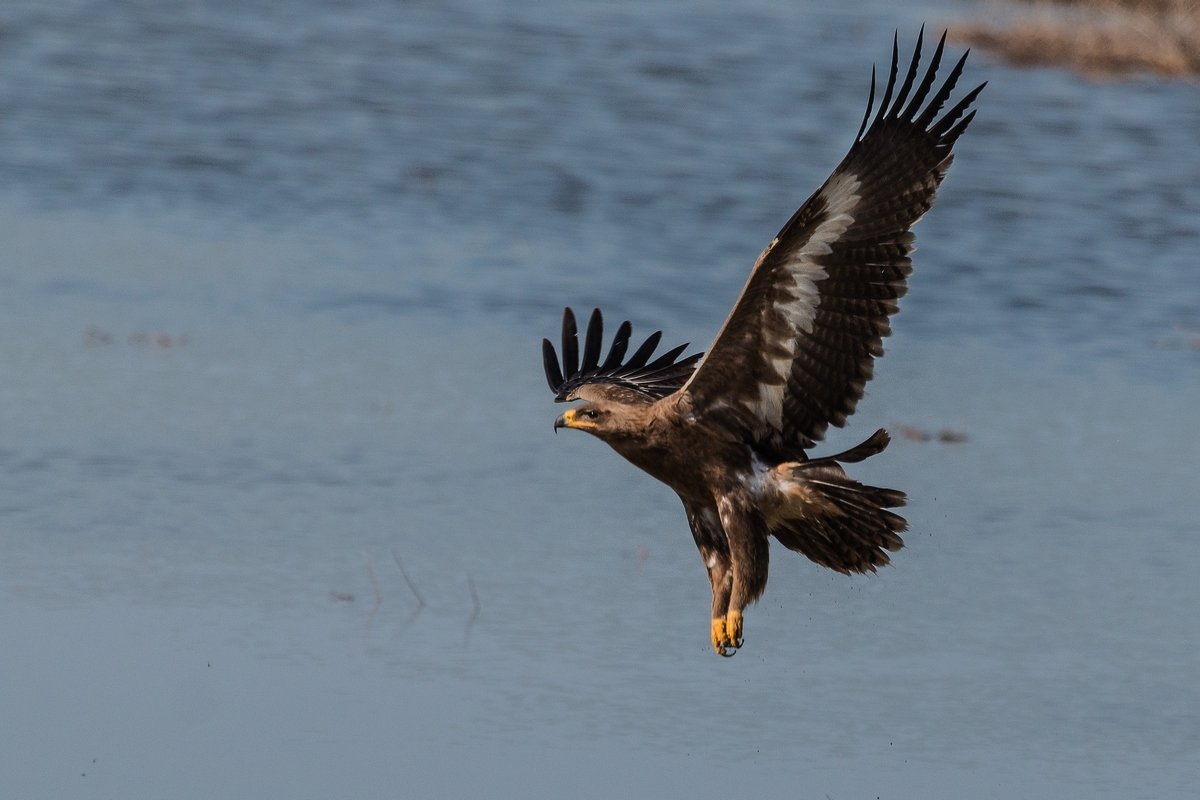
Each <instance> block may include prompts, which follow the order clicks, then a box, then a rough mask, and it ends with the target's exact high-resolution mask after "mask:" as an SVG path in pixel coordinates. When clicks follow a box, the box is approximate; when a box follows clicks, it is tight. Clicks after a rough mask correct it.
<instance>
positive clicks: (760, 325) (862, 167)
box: [684, 34, 986, 452]
mask: <svg viewBox="0 0 1200 800" xmlns="http://www.w3.org/2000/svg"><path fill="white" fill-rule="evenodd" d="M922 41H923V38H922V37H918V38H917V42H916V45H915V47H914V49H913V57H912V60H911V62H910V63H909V65H908V68H907V70H906V71H905V72H904V75H903V79H902V80H901V81H900V84H899V86H898V87H897V85H896V83H897V78H898V76H899V75H900V65H899V44H898V40H897V38H896V37H893V39H892V63H891V68H890V69H889V71H888V81H887V84H886V86H885V87H884V91H883V95H882V97H881V98H880V103H879V107H878V109H877V110H876V112H875V116H874V119H871V112H872V108H873V106H874V101H875V73H874V71H872V79H871V89H870V92H869V94H868V102H867V113H866V114H865V115H864V117H863V119H864V123H865V122H866V120H868V119H871V121H870V123H869V124H866V125H865V130H863V127H860V129H859V134H858V135H857V136H856V137H855V139H854V142H853V144H852V146H851V148H850V152H849V153H847V155H846V157H845V158H844V159H843V160H842V163H841V164H839V165H838V167H837V169H835V170H834V172H833V174H832V175H831V176H830V178H829V180H827V181H826V182H825V184H824V185H823V186H822V187H821V188H820V189H819V190H818V191H817V192H816V193H814V194H813V196H812V197H810V198H809V199H808V201H807V202H806V203H804V204H803V205H802V206H801V207H800V208H799V209H798V210H797V211H796V213H795V214H793V215H792V217H791V219H789V220H788V222H787V224H786V225H784V227H783V229H782V230H781V231H780V232H779V234H778V236H776V238H775V240H774V241H773V242H772V243H771V244H770V245H769V246H768V247H767V249H766V250H764V251H763V254H762V255H761V256H759V260H758V262H757V263H756V264H755V266H754V270H753V271H752V273H751V276H750V279H749V280H748V282H747V284H746V288H745V289H744V290H743V292H742V296H741V297H739V298H738V301H737V303H736V304H735V305H734V308H733V311H732V312H730V315H729V317H728V318H727V319H726V320H725V324H724V326H722V328H721V331H720V333H718V334H717V338H716V340H715V341H714V342H713V346H712V347H711V348H710V349H709V351H708V355H707V356H706V357H705V358H704V360H702V361H701V362H700V364H699V365H698V366H697V368H696V371H695V373H694V374H693V376H692V378H691V380H690V381H689V382H688V383H687V385H686V386H685V387H684V391H686V392H688V393H689V394H690V395H691V398H692V400H693V402H694V405H693V408H694V410H695V412H696V413H701V414H702V413H703V412H704V410H705V409H709V408H718V407H719V408H725V409H734V412H733V413H732V415H731V414H729V413H726V414H724V418H727V419H728V418H730V417H731V416H732V417H733V418H736V419H740V421H741V424H742V426H743V433H744V434H745V435H748V436H749V438H750V440H751V441H753V442H755V443H757V444H758V445H760V446H764V447H767V448H769V449H771V450H774V451H779V452H794V451H795V450H798V449H806V448H808V447H811V446H812V445H813V444H814V443H815V442H816V441H818V440H820V439H821V438H822V437H823V436H824V434H825V430H826V428H827V427H828V426H829V425H834V426H838V427H840V426H842V425H844V424H845V421H846V419H847V417H849V416H850V415H851V414H853V413H854V409H855V407H856V406H857V404H858V401H859V399H861V397H862V395H863V391H864V387H865V385H866V383H867V381H869V380H870V378H871V376H872V374H873V361H874V359H875V358H877V357H878V356H879V355H881V354H882V353H883V344H882V340H883V338H884V337H886V336H887V335H888V334H890V333H891V325H890V323H889V317H891V315H893V314H895V313H896V311H897V310H898V308H899V304H898V302H897V301H898V300H899V298H901V297H903V296H904V294H905V293H906V292H907V283H906V281H907V278H908V275H909V274H910V273H911V272H912V263H911V261H910V260H909V253H910V252H911V251H912V249H913V237H912V233H911V230H910V229H911V227H912V226H913V224H914V223H915V222H916V221H917V220H919V219H920V218H921V216H922V215H923V214H924V213H925V212H926V211H928V210H929V208H930V206H932V205H933V199H934V195H935V193H936V192H937V188H938V185H939V184H940V183H941V180H942V178H943V176H944V175H945V172H946V169H947V168H948V167H949V164H950V161H951V159H952V154H951V148H952V146H953V144H954V142H955V140H956V139H957V138H958V136H959V135H960V134H961V133H962V132H963V130H965V129H966V126H967V125H968V124H969V123H970V121H971V119H972V118H973V115H974V113H975V112H974V111H970V113H967V112H968V109H969V107H970V105H971V103H972V102H973V101H974V99H975V98H976V97H977V96H978V95H979V92H980V91H981V90H982V89H983V85H981V86H979V87H977V88H975V89H973V90H971V91H970V92H968V93H967V95H966V96H965V97H963V98H962V100H960V101H958V102H957V103H955V104H954V105H953V106H952V107H951V108H950V110H949V111H947V112H946V113H945V114H943V115H942V116H940V117H939V114H940V113H941V109H942V107H943V106H944V105H945V104H946V102H947V101H948V100H949V99H950V96H951V94H952V92H953V90H954V87H955V86H956V84H957V82H958V79H959V77H960V76H961V75H962V70H963V65H964V63H965V56H964V57H963V58H960V59H959V60H958V61H957V63H955V64H954V66H953V67H952V68H951V70H950V71H949V74H948V75H947V77H946V79H945V80H944V81H943V82H942V84H941V85H940V86H938V87H937V88H936V89H935V84H936V83H937V73H938V70H939V68H940V66H941V61H942V56H943V53H944V49H945V34H943V35H942V37H941V38H940V39H939V41H938V44H937V47H936V48H935V49H934V50H933V52H932V54H931V55H930V58H929V60H928V63H927V64H926V65H925V69H924V70H923V71H922V70H921V58H922V56H921V54H922ZM985 85H986V84H985ZM964 114H965V116H964Z"/></svg>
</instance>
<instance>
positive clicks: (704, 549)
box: [700, 546, 733, 656]
mask: <svg viewBox="0 0 1200 800" xmlns="http://www.w3.org/2000/svg"><path fill="white" fill-rule="evenodd" d="M700 557H701V558H703V559H704V566H705V568H706V569H707V570H708V580H709V582H710V583H711V584H712V646H713V650H716V651H717V655H721V656H731V655H733V653H732V652H730V651H728V650H726V648H727V647H730V646H732V645H733V641H732V640H731V639H730V637H729V634H728V633H727V632H726V629H725V615H726V612H727V611H728V610H729V596H730V594H731V593H732V592H733V572H732V571H731V570H730V568H729V555H728V554H727V553H723V552H721V551H719V550H718V549H716V548H714V547H708V546H701V548H700Z"/></svg>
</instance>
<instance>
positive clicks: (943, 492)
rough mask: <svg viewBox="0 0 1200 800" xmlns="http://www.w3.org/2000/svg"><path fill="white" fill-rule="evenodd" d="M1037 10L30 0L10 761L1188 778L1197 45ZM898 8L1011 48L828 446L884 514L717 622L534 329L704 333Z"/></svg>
mask: <svg viewBox="0 0 1200 800" xmlns="http://www.w3.org/2000/svg"><path fill="white" fill-rule="evenodd" d="M1016 8H1017V9H1018V10H1019V7H1016ZM1011 10H1012V9H1010V7H1008V6H1004V5H1003V4H999V3H986V4H975V3H954V2H950V1H949V0H943V1H941V2H928V3H912V4H902V5H896V4H892V3H886V2H882V0H863V2H858V3H846V4H841V5H839V6H837V7H835V8H831V7H829V5H828V4H818V3H807V2H795V3H783V2H765V1H762V0H749V1H748V2H743V3H738V4H730V3H724V2H708V1H707V0H699V1H698V2H676V1H675V0H668V2H661V3H653V4H651V3H632V2H583V1H582V0H567V1H566V2H562V3H558V4H556V5H553V6H549V5H547V4H545V3H534V2H524V1H522V0H519V1H518V2H510V3H488V2H479V0H445V1H444V2H392V3H366V2H355V1H354V0H346V1H345V2H337V3H322V2H311V1H310V0H291V1H290V2H283V3H281V2H269V3H268V2H238V3H233V2H219V1H218V0H194V1H193V2H170V1H168V0H157V1H156V2H113V3H97V2H90V1H89V2H84V1H83V0H77V1H72V0H62V1H61V2H54V3H46V2H19V1H16V0H10V2H6V3H4V5H3V7H0V75H2V76H3V77H2V78H0V242H2V245H0V424H2V429H3V432H4V435H3V439H2V440H0V477H2V480H0V510H2V514H0V641H3V646H2V647H0V674H2V675H3V676H4V680H3V682H2V683H0V711H2V712H3V717H4V719H5V724H4V725H3V726H0V785H2V786H3V787H5V788H4V793H5V794H6V795H8V796H13V797H24V798H38V797H47V798H51V797H54V798H57V797H78V798H88V797H118V796H147V797H149V796H158V797H172V798H189V797H195V798H201V797H204V798H208V797H226V798H242V797H245V798H262V797H313V798H317V797H332V796H340V797H437V796H462V795H465V794H467V793H468V792H471V793H479V794H486V795H489V796H492V795H499V796H508V795H514V796H523V797H562V796H575V797H604V798H607V797H611V796H613V795H614V794H617V793H622V792H623V793H626V794H631V795H632V796H657V797H685V796H686V797H689V798H695V797H715V796H725V795H728V794H729V793H731V792H732V793H734V794H749V793H751V792H756V793H761V794H766V795H768V796H784V795H786V796H796V797H813V798H826V797H829V798H842V797H928V798H939V797H945V798H961V797H973V798H992V797H995V798H1007V797H1014V796H1035V797H1053V796H1064V797H1091V798H1109V797H1111V798H1118V797H1120V798H1125V797H1130V796H1142V797H1190V796H1191V792H1192V791H1194V788H1195V785H1196V777H1197V773H1196V768H1195V764H1196V763H1197V761H1198V760H1200V759H1198V757H1200V693H1198V691H1197V689H1196V677H1197V674H1200V622H1198V621H1197V620H1198V617H1197V615H1196V609H1197V608H1198V607H1200V588H1198V586H1200V584H1198V583H1197V582H1196V581H1195V579H1194V576H1193V575H1192V570H1191V569H1190V566H1191V565H1192V564H1194V563H1195V561H1196V559H1197V557H1200V522H1198V521H1197V517H1196V513H1195V509H1194V506H1195V502H1194V499H1193V498H1194V497H1195V483H1196V476H1197V465H1198V463H1200V434H1198V431H1200V424H1198V414H1197V410H1196V409H1197V408H1198V407H1200V272H1198V271H1197V266H1198V265H1197V253H1198V252H1200V213H1198V212H1200V138H1198V137H1197V131H1198V130H1200V91H1198V89H1197V84H1196V82H1195V78H1194V77H1189V76H1188V74H1187V71H1186V70H1183V71H1180V72H1179V73H1176V74H1172V75H1171V76H1169V77H1163V76H1162V75H1157V74H1154V72H1153V71H1145V72H1143V71H1138V69H1139V68H1138V67H1137V66H1136V65H1135V67H1134V68H1133V71H1132V72H1125V71H1124V70H1117V71H1119V72H1120V73H1121V74H1120V75H1119V76H1115V77H1114V76H1113V75H1112V74H1108V73H1107V71H1105V72H1106V74H1105V75H1104V77H1102V78H1101V77H1097V71H1096V70H1085V71H1084V72H1083V73H1080V72H1077V71H1075V70H1074V69H1073V68H1072V67H1071V65H1050V66H1047V67H1045V68H1039V69H1030V68H1023V67H1017V66H1011V65H1010V62H1011V61H1012V60H1017V61H1028V59H1022V58H1020V57H1019V56H1014V55H1013V53H1012V52H1005V51H1004V49H1003V48H1002V47H997V49H994V50H993V49H989V48H990V46H991V45H993V44H994V41H993V40H987V37H986V36H985V35H984V33H986V34H987V35H988V36H992V37H994V38H995V40H1003V38H1004V31H1007V30H1011V28H1007V27H1005V25H1007V24H1009V23H1007V22H1006V21H1005V20H1008V19H1009V17H1008V14H1009V13H1010V12H1011ZM1072 13H1074V12H1072ZM1148 13H1151V14H1153V13H1157V12H1156V11H1155V10H1154V9H1151V10H1150V11H1149V12H1148ZM1163 13H1166V12H1163ZM1172 13H1174V12H1172ZM997 20H999V21H997ZM922 24H926V26H927V28H928V29H929V30H930V31H931V32H932V31H940V30H941V29H942V28H943V27H944V26H947V25H949V26H951V29H952V41H957V39H956V38H955V37H954V34H953V30H954V29H955V26H956V25H957V26H961V28H962V29H963V31H964V38H967V39H971V40H972V41H977V42H983V43H984V44H985V45H988V46H989V48H985V49H979V50H976V52H974V53H973V54H972V56H971V58H970V59H969V60H968V63H967V68H966V74H965V77H964V79H963V80H962V81H961V82H960V90H959V92H960V94H961V92H964V91H966V90H967V89H968V88H970V87H971V86H974V85H975V84H976V83H978V82H981V81H983V80H987V81H989V85H988V87H987V89H986V90H985V92H984V93H983V94H982V96H981V97H980V99H979V101H978V104H977V106H978V109H979V113H978V117H977V118H976V120H975V122H974V123H973V124H972V126H971V128H970V130H969V131H968V132H967V133H966V134H965V135H964V136H963V138H962V139H961V140H960V141H959V144H958V145H957V147H956V153H957V156H956V162H955V164H954V166H953V168H952V169H951V171H950V174H949V177H948V179H947V181H946V183H945V185H944V187H943V190H942V192H941V194H940V196H939V201H938V204H937V205H936V206H935V208H934V209H933V211H932V212H930V214H929V215H928V216H927V217H926V218H925V219H924V220H923V221H922V222H921V223H920V225H919V226H918V227H917V229H916V233H917V237H918V244H919V248H920V249H919V252H918V253H917V255H916V258H915V264H916V268H915V274H914V276H913V278H912V280H911V283H910V287H911V289H910V294H909V296H908V297H906V298H905V301H904V303H903V307H902V313H901V314H900V315H899V317H898V318H897V319H896V320H895V322H894V326H893V327H894V330H895V334H894V336H893V337H892V338H891V339H890V340H888V342H887V343H886V344H887V348H888V355H887V357H886V358H885V359H883V360H882V361H881V362H879V364H878V365H877V369H876V375H877V377H876V379H875V380H874V382H872V383H871V384H870V386H869V387H868V395H867V397H866V399H865V400H864V402H863V403H862V404H860V406H859V413H858V414H857V415H856V416H855V417H854V418H853V420H852V422H851V424H850V426H849V427H848V428H847V429H846V430H844V431H833V432H832V433H831V434H830V436H829V442H828V445H827V447H828V448H831V449H833V450H836V449H839V448H841V447H845V446H849V445H850V444H853V443H855V442H857V441H859V440H861V439H862V438H864V437H865V436H866V435H867V434H869V433H870V432H871V431H873V430H874V429H875V428H876V427H879V426H887V427H889V428H890V429H891V430H892V431H893V434H894V436H895V439H896V441H895V442H894V444H893V445H892V447H891V449H890V450H889V451H888V452H887V454H886V455H885V456H883V457H880V458H876V459H872V460H871V461H870V462H867V463H864V464H862V465H859V468H858V469H857V470H856V476H857V477H859V478H861V479H863V480H865V481H868V482H873V483H876V484H879V485H884V486H894V487H896V488H899V489H902V490H904V491H906V492H908V494H909V496H910V498H911V499H910V506H909V508H908V509H907V513H906V516H907V517H908V519H909V521H910V526H911V530H910V533H909V535H908V537H907V542H908V548H907V549H905V550H904V551H902V552H901V553H900V554H899V555H898V556H897V557H896V558H895V560H894V566H893V567H891V568H889V569H887V570H884V571H883V572H882V573H880V574H878V575H875V576H870V577H856V578H852V579H849V578H845V577H843V576H840V575H836V574H833V573H829V572H826V571H823V570H821V569H819V568H818V567H816V566H815V565H813V564H811V563H809V562H807V561H804V560H803V559H802V558H800V557H799V556H796V555H793V554H791V553H787V552H786V551H783V550H782V549H781V548H775V550H774V553H775V559H774V562H773V564H772V578H771V582H770V584H769V586H768V589H767V593H766V595H765V597H764V598H763V600H762V601H761V602H760V603H759V604H758V605H757V606H756V607H754V608H753V609H751V611H750V614H749V615H748V617H747V632H746V647H745V648H744V649H743V650H742V651H741V652H740V653H739V654H738V655H737V657H736V658H733V659H719V658H717V657H715V656H714V655H713V654H712V652H711V648H710V645H709V642H708V624H709V623H708V613H709V596H708V595H709V592H708V584H707V580H706V578H705V575H704V571H703V568H702V566H701V564H700V561H699V559H698V557H697V555H696V553H695V549H694V547H693V545H692V542H691V539H690V536H689V533H688V528H687V524H686V521H685V519H684V517H683V514H682V510H681V509H680V508H679V507H678V501H677V500H676V499H675V498H674V496H673V495H672V493H671V492H670V491H669V490H668V489H666V488H665V487H663V486H660V485H658V484H656V483H654V482H653V481H652V480H650V479H649V478H647V477H646V476H644V475H642V474H640V473H638V472H637V471H636V470H634V469H633V468H632V467H630V466H629V465H627V464H625V463H624V462H622V461H621V460H620V459H619V458H618V457H617V456H616V455H615V454H613V453H612V452H610V451H609V450H608V448H607V447H605V446H604V445H602V444H601V443H599V442H597V441H595V440H592V439H590V438H589V437H585V436H580V435H578V434H572V433H571V432H564V435H561V436H557V437H555V436H553V435H552V434H551V423H552V421H553V419H554V417H555V416H556V415H557V414H558V413H559V412H560V411H561V407H555V406H554V404H553V403H552V397H551V395H550V394H549V392H548V390H547V389H546V387H545V383H544V379H543V376H542V370H541V363H540V354H539V341H540V339H541V337H542V336H551V337H554V336H556V335H557V331H558V325H559V319H560V315H561V311H562V307H563V306H564V305H568V304H569V305H572V306H574V307H576V308H577V309H585V310H586V309H589V308H591V307H592V306H593V305H596V306H600V307H602V308H603V309H604V311H605V312H606V316H607V319H608V320H609V321H610V324H615V323H616V322H618V321H620V320H622V319H626V318H628V319H630V320H632V321H633V324H634V330H635V335H637V334H639V333H640V334H648V333H650V332H652V331H653V330H657V329H660V328H661V329H662V330H664V332H665V341H666V342H667V343H668V344H674V343H676V342H683V341H691V342H693V345H694V347H695V348H696V349H703V348H705V347H706V346H707V345H708V343H709V342H710V341H711V338H712V336H713V335H714V333H715V331H716V330H717V329H718V327H719V326H720V323H721V321H722V320H723V318H724V316H725V314H726V313H727V312H728V310H729V308H730V306H731V305H732V303H733V300H734V299H735V297H736V296H737V293H738V291H739V289H740V287H741V285H742V283H743V281H744V280H745V276H746V274H747V271H748V270H749V268H750V266H751V264H752V263H753V261H754V259H755V257H756V256H757V254H758V252H759V250H760V249H761V248H762V247H763V246H764V245H765V244H766V243H767V242H768V241H769V240H770V238H771V237H772V236H773V235H774V233H775V231H776V230H777V229H778V228H779V227H780V226H781V225H782V224H783V222H784V221H786V219H787V218H788V217H789V216H790V215H791V213H792V211H793V210H794V209H795V208H796V207H797V206H798V205H799V204H800V203H801V202H803V201H804V199H805V198H807V197H808V196H809V194H810V193H811V192H812V191H813V190H814V189H816V188H817V187H818V186H819V185H820V183H821V182H822V181H823V180H824V179H825V177H826V176H827V175H828V174H829V172H830V171H831V170H832V168H833V167H834V166H835V165H836V164H837V162H838V161H839V160H840V158H841V157H842V155H843V154H844V153H845V151H846V149H847V148H848V146H849V144H850V142H851V140H852V137H853V134H854V132H855V130H857V127H858V123H859V121H860V120H861V118H862V113H863V108H864V104H865V102H866V96H867V88H868V85H869V80H870V71H871V65H872V64H876V65H879V66H880V67H881V68H883V67H885V66H886V63H887V61H888V59H889V58H890V47H891V40H892V35H893V33H894V32H895V31H899V36H900V41H901V51H902V58H905V57H906V54H907V52H909V51H910V49H911V47H912V44H913V42H914V41H915V39H916V36H917V32H918V30H919V28H920V26H921V25H922ZM981 31H982V32H984V33H981ZM967 34H969V35H967ZM981 37H982V38H981ZM929 44H930V45H931V44H932V43H929ZM927 52H928V50H927ZM959 52H961V51H960V49H959V46H958V45H957V44H952V45H951V53H950V55H951V56H953V57H954V58H957V55H958V54H959ZM948 60H949V59H948ZM829 451H830V450H826V449H825V448H824V447H822V448H821V449H819V450H818V452H829Z"/></svg>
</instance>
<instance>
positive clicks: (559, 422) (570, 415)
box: [554, 408, 575, 433]
mask: <svg viewBox="0 0 1200 800" xmlns="http://www.w3.org/2000/svg"><path fill="white" fill-rule="evenodd" d="M574 421H575V409H573V408H568V409H567V410H566V411H564V412H563V413H562V414H560V415H559V417H558V419H556V420H554V432H555V433H558V429H559V428H570V427H572V425H571V423H573V422H574Z"/></svg>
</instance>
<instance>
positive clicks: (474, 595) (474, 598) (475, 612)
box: [463, 572, 480, 644]
mask: <svg viewBox="0 0 1200 800" xmlns="http://www.w3.org/2000/svg"><path fill="white" fill-rule="evenodd" d="M467 588H468V589H470V590H471V616H470V617H468V618H467V630H466V631H465V632H464V633H463V644H466V642H467V640H468V639H470V638H471V628H473V627H474V626H475V620H477V619H479V610H480V605H479V592H477V591H475V579H474V578H472V577H471V573H469V572H468V573H467Z"/></svg>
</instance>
